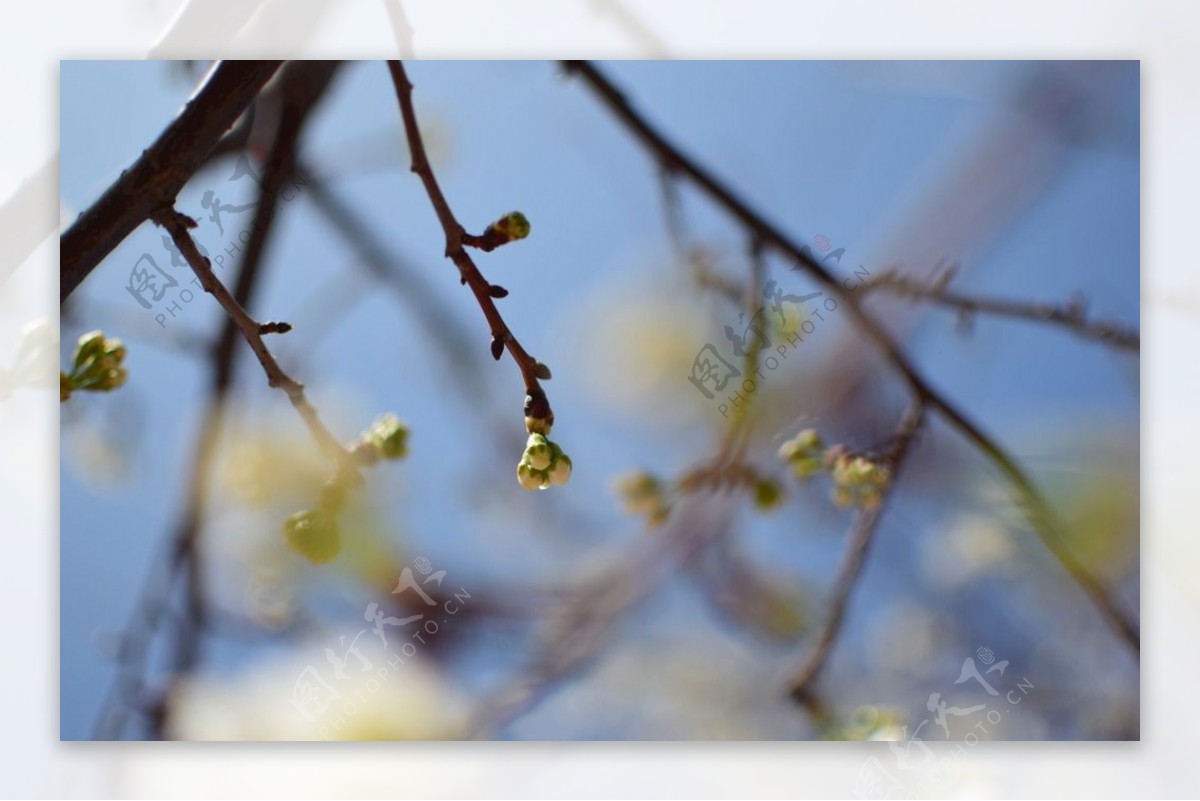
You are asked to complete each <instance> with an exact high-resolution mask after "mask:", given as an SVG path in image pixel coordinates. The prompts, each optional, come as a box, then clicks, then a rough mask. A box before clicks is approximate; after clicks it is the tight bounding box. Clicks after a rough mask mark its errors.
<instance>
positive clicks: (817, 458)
mask: <svg viewBox="0 0 1200 801" xmlns="http://www.w3.org/2000/svg"><path fill="white" fill-rule="evenodd" d="M822 447H824V446H823V445H822V443H821V437H820V436H819V435H818V434H817V432H816V431H815V430H814V429H811V428H807V429H805V430H804V431H801V432H800V433H799V434H797V435H796V436H794V437H792V438H791V439H789V440H788V441H787V442H785V443H783V445H782V446H781V447H780V448H779V458H781V459H783V460H784V461H785V462H787V463H788V465H789V466H790V467H791V468H792V472H793V473H795V475H796V477H797V478H800V479H807V478H811V477H812V476H814V475H816V474H817V473H818V472H819V471H820V470H821V466H822V460H821V449H822Z"/></svg>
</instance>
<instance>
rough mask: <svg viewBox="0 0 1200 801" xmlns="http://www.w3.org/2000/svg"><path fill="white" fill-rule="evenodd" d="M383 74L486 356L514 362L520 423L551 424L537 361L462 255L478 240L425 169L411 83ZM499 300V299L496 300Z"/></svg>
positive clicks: (394, 64)
mask: <svg viewBox="0 0 1200 801" xmlns="http://www.w3.org/2000/svg"><path fill="white" fill-rule="evenodd" d="M388 70H389V71H390V72H391V75H392V82H393V83H394V84H395V86H396V99H397V100H398V101H399V103H400V113H401V116H402V117H403V118H404V130H405V134H406V135H407V136H408V149H409V151H410V153H411V154H412V171H413V172H414V173H416V174H417V176H418V177H419V178H420V179H421V183H422V184H424V186H425V191H426V193H427V194H428V195H429V202H430V203H431V204H432V205H433V210H434V212H435V213H436V214H437V217H438V221H439V222H440V223H441V224H442V230H443V231H444V232H445V234H446V257H447V258H449V259H450V260H451V261H452V262H454V265H455V266H456V267H458V270H459V273H460V274H461V276H462V280H463V283H465V284H467V285H468V286H469V287H470V288H471V292H472V293H473V294H474V295H475V299H476V300H477V301H478V302H479V308H480V309H481V310H482V311H483V316H484V317H485V318H487V321H488V325H489V326H490V328H491V332H492V355H493V356H494V357H495V358H497V359H499V358H500V353H501V348H505V349H507V350H508V352H509V355H511V356H512V358H513V361H514V362H516V363H517V368H518V369H519V370H520V371H521V377H522V379H523V380H524V382H525V392H526V400H525V403H526V411H525V416H526V418H527V419H528V418H530V417H533V418H538V419H544V420H545V421H546V422H547V425H553V423H554V412H553V411H552V410H551V408H550V401H549V400H547V398H546V393H545V391H544V390H543V389H542V386H541V382H540V381H539V380H538V378H539V375H541V374H543V372H542V371H543V370H544V367H543V366H542V365H541V363H540V362H538V360H537V359H535V358H533V357H532V356H530V355H529V353H528V352H527V351H526V350H525V349H524V348H523V347H522V346H521V343H520V342H518V341H517V338H516V337H515V336H513V334H512V332H511V331H510V330H509V328H508V325H507V324H506V323H505V322H504V318H503V317H502V316H501V314H500V311H499V310H498V309H497V308H496V303H495V301H494V300H493V298H494V297H495V294H494V293H495V291H496V289H497V288H496V287H493V286H492V284H490V283H488V280H487V279H486V278H484V277H483V274H482V273H480V272H479V268H477V267H476V266H475V262H474V261H473V260H472V259H471V257H470V255H469V254H468V253H467V251H466V245H468V244H474V243H475V242H476V241H477V240H479V239H480V237H476V236H471V235H470V234H468V233H467V232H466V231H465V229H463V227H462V225H461V224H460V223H459V222H458V220H457V219H456V218H455V216H454V212H453V211H451V209H450V204H449V203H448V202H447V201H446V196H445V195H443V194H442V190H441V187H440V186H438V182H437V178H436V177H435V176H434V174H433V168H432V166H430V164H429V158H428V157H427V156H426V154H425V143H424V141H423V140H422V139H421V129H420V126H419V125H418V124H417V115H416V111H415V109H414V108H413V102H412V84H411V83H409V81H408V76H407V75H406V74H405V72H404V66H403V65H402V64H401V63H400V62H399V61H389V62H388ZM505 294H507V293H505ZM501 297H503V296H502V295H501Z"/></svg>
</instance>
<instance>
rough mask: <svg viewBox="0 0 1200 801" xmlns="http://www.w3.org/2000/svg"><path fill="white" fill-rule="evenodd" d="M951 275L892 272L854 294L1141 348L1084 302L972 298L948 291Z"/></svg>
mask: <svg viewBox="0 0 1200 801" xmlns="http://www.w3.org/2000/svg"><path fill="white" fill-rule="evenodd" d="M951 275H952V273H950V272H946V273H943V275H942V276H941V277H939V278H938V279H936V280H934V281H933V282H931V283H924V282H921V281H918V280H917V279H915V278H913V277H911V276H907V275H904V274H903V273H900V272H897V271H895V270H889V271H887V272H884V273H880V274H879V275H876V276H872V277H871V278H870V279H868V280H866V281H864V282H862V283H861V284H859V285H858V286H857V287H855V289H854V292H855V294H857V295H860V296H861V295H865V294H867V293H869V292H873V291H878V292H886V293H889V294H893V295H898V296H900V297H904V298H908V299H910V300H913V301H925V302H928V303H933V304H935V305H938V306H945V307H947V308H951V309H957V310H958V311H960V312H962V313H964V314H974V313H976V312H979V313H983V314H992V315H996V316H998V317H1012V318H1016V319H1021V320H1031V321H1033V322H1038V323H1049V324H1051V325H1058V326H1062V327H1063V328H1066V329H1068V330H1069V331H1071V332H1073V333H1075V334H1077V335H1078V336H1081V337H1083V338H1084V339H1090V340H1094V341H1096V342H1101V343H1104V344H1106V345H1111V346H1113V347H1114V348H1121V349H1123V350H1131V351H1135V352H1136V351H1138V350H1140V348H1141V335H1140V334H1139V333H1138V332H1137V331H1136V330H1134V329H1131V328H1128V327H1126V326H1123V325H1120V324H1117V323H1109V322H1104V321H1101V320H1091V319H1089V318H1088V316H1087V309H1086V308H1085V306H1084V305H1083V303H1082V302H1079V301H1072V302H1069V303H1065V304H1054V303H1030V302H1027V301H1019V300H1007V299H1003V298H980V297H971V296H969V295H964V294H962V293H959V292H953V291H951V290H950V289H948V288H947V282H948V280H949V277H950V276H951Z"/></svg>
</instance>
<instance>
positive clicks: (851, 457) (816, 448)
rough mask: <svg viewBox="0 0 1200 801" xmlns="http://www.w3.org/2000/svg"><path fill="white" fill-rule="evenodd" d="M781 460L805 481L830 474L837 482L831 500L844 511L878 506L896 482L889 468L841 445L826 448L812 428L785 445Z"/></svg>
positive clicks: (780, 454)
mask: <svg viewBox="0 0 1200 801" xmlns="http://www.w3.org/2000/svg"><path fill="white" fill-rule="evenodd" d="M779 457H780V458H781V459H783V461H784V462H786V463H787V464H788V465H789V466H790V467H791V468H792V472H793V473H794V474H795V475H796V477H797V478H799V479H801V480H807V479H810V478H812V477H813V476H815V475H816V474H817V473H819V472H822V471H828V473H829V476H830V478H831V479H832V480H833V489H832V491H831V492H830V498H831V499H832V500H833V502H834V503H835V504H837V505H838V506H842V507H846V506H860V507H864V508H870V507H872V506H875V505H876V504H878V503H879V502H880V501H881V500H882V499H883V490H884V488H886V487H887V485H888V483H889V482H890V481H891V480H892V471H891V470H890V469H889V468H888V467H887V465H886V464H883V463H881V462H879V461H875V460H872V459H870V458H868V457H866V456H860V455H856V454H852V453H849V452H847V451H846V449H845V448H843V447H842V446H840V445H837V446H834V447H831V448H826V447H825V446H824V444H823V443H822V442H821V437H820V436H819V435H818V434H817V432H816V431H815V430H813V429H811V428H810V429H805V430H804V431H801V432H800V433H799V434H797V435H796V436H795V437H793V438H792V439H790V440H788V441H787V442H785V443H783V446H782V447H781V448H780V449H779Z"/></svg>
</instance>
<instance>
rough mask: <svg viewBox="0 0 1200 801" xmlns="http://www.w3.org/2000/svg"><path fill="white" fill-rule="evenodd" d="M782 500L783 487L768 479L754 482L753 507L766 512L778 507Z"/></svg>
mask: <svg viewBox="0 0 1200 801" xmlns="http://www.w3.org/2000/svg"><path fill="white" fill-rule="evenodd" d="M782 500H783V487H781V486H779V483H778V482H776V481H773V480H771V479H769V478H762V479H759V480H758V481H756V482H754V505H755V507H757V508H759V509H762V510H763V511H766V510H767V509H773V508H774V507H776V506H778V505H779V503H780V502H781V501H782Z"/></svg>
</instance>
